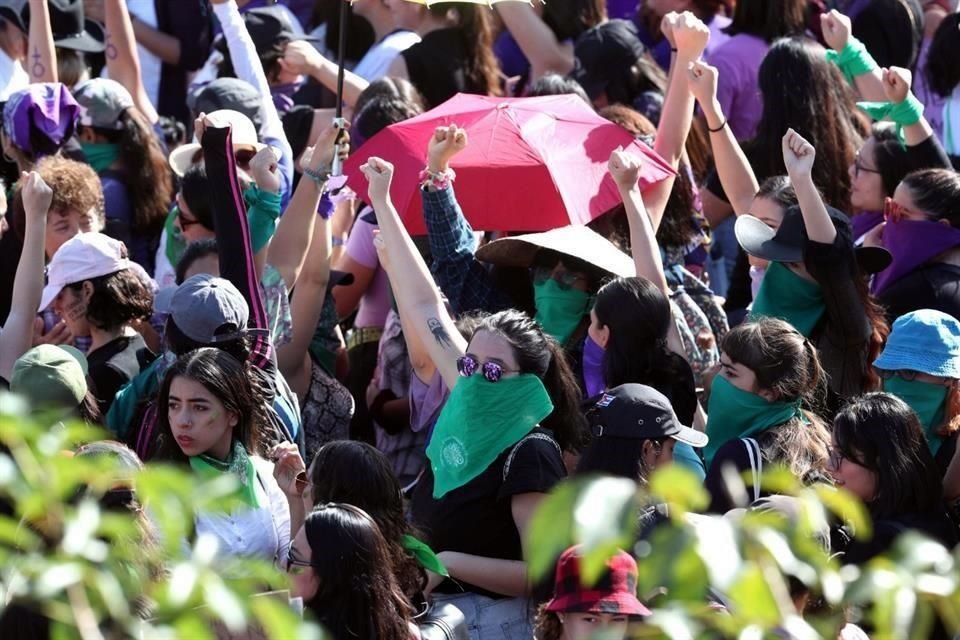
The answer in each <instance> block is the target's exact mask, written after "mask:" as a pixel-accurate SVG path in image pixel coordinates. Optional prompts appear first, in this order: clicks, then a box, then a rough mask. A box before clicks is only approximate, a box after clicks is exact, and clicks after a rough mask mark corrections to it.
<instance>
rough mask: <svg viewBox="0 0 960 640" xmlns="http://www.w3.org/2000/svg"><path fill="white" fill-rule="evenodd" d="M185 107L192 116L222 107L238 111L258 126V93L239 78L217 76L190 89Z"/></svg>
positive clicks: (219, 109)
mask: <svg viewBox="0 0 960 640" xmlns="http://www.w3.org/2000/svg"><path fill="white" fill-rule="evenodd" d="M187 107H188V108H189V109H190V113H191V114H193V117H196V116H198V115H200V114H201V113H213V112H215V111H221V110H223V109H230V110H232V111H239V112H240V113H242V114H243V115H245V116H247V117H248V118H250V121H251V122H253V125H254V127H256V128H257V129H259V128H260V126H259V125H260V94H259V93H257V90H256V89H254V87H253V85H252V84H250V83H249V82H247V81H246V80H241V79H239V78H217V79H216V80H213V81H211V82H208V83H207V84H205V85H203V86H201V87H199V88H197V89H196V90H194V91H192V92H191V93H190V95H188V96H187Z"/></svg>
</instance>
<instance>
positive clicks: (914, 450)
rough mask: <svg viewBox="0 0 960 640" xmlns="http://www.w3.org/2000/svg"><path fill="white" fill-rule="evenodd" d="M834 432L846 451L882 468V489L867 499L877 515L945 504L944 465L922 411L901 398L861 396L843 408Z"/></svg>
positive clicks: (869, 465) (926, 509) (879, 483)
mask: <svg viewBox="0 0 960 640" xmlns="http://www.w3.org/2000/svg"><path fill="white" fill-rule="evenodd" d="M833 437H834V440H835V441H836V446H837V448H839V449H840V452H841V453H842V454H843V455H844V457H846V458H848V459H849V460H852V461H853V462H856V463H857V464H859V465H861V466H863V467H866V468H867V469H870V470H872V471H873V472H874V473H875V474H876V477H877V495H876V498H875V499H874V500H872V501H871V502H869V503H868V505H867V507H868V508H869V509H870V512H871V514H872V515H873V516H874V517H875V518H891V517H896V516H898V515H902V514H904V513H929V512H932V511H936V510H938V509H940V508H941V499H942V492H943V489H942V484H941V482H942V478H941V477H940V471H939V470H938V468H937V465H936V464H935V462H934V460H933V455H932V454H931V453H930V448H929V447H928V446H927V441H926V438H925V437H924V435H923V429H922V428H921V427H920V421H919V419H918V418H917V415H916V414H915V413H914V412H913V410H912V409H911V408H910V406H909V405H908V404H907V403H906V402H904V401H903V400H901V399H900V398H897V397H896V396H893V395H890V394H889V393H868V394H867V395H865V396H861V397H860V398H857V399H856V400H854V401H852V402H851V403H849V404H848V405H847V406H845V407H844V408H843V409H841V410H840V412H839V413H837V416H836V417H835V418H834V420H833Z"/></svg>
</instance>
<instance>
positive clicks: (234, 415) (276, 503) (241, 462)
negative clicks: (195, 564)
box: [156, 347, 290, 567]
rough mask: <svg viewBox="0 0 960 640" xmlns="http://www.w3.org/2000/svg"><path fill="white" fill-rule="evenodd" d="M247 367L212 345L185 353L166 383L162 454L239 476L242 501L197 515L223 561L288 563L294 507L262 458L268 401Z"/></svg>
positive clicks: (207, 471) (202, 474) (211, 473)
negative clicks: (226, 507)
mask: <svg viewBox="0 0 960 640" xmlns="http://www.w3.org/2000/svg"><path fill="white" fill-rule="evenodd" d="M249 366H250V365H246V364H241V363H240V361H238V360H237V359H236V358H234V357H233V356H232V355H230V354H229V353H227V352H226V351H223V350H222V349H217V348H214V347H205V348H202V349H197V350H195V351H191V352H189V353H187V354H185V355H182V356H180V357H179V358H178V359H177V360H176V362H174V363H173V364H172V365H171V366H170V368H169V369H168V370H167V373H166V376H165V377H164V380H163V385H162V387H161V388H160V396H159V404H158V407H157V414H158V425H159V426H158V429H159V433H158V437H157V439H158V443H157V447H158V449H157V454H156V459H157V460H158V461H166V462H172V463H175V464H181V465H184V466H186V467H188V468H189V469H191V471H192V472H193V473H194V474H195V475H196V476H197V477H198V478H201V479H206V480H209V479H213V478H217V477H220V476H222V475H232V476H234V478H235V479H236V480H237V481H238V483H239V488H238V489H237V493H236V496H235V497H236V499H237V503H235V505H233V506H232V507H231V510H230V511H229V512H227V511H226V510H223V509H220V510H211V511H207V512H203V513H197V514H195V520H194V525H195V529H196V531H195V533H196V536H199V535H200V534H203V533H206V534H208V535H212V536H214V537H215V538H216V539H217V540H218V542H219V549H218V555H219V556H220V557H221V558H237V557H240V558H243V557H255V558H259V559H262V560H267V561H270V562H274V563H275V564H276V565H277V566H280V567H283V566H285V563H286V558H287V551H288V549H289V547H290V510H289V507H288V506H287V500H286V498H285V497H284V495H283V492H282V491H281V490H280V487H279V486H278V485H277V481H276V480H274V477H273V464H272V463H270V462H267V461H266V460H265V459H264V458H263V457H262V454H263V453H264V452H263V451H262V443H261V437H262V434H263V432H264V426H265V425H267V424H268V418H267V416H266V410H267V406H268V404H267V401H266V400H265V399H264V398H263V397H262V393H261V392H260V391H259V390H258V389H257V388H256V387H254V386H253V385H252V384H251V383H250V378H251V374H250V372H249V371H248V370H247V369H248V367H249ZM237 505H238V506H237Z"/></svg>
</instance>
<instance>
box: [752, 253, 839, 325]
mask: <svg viewBox="0 0 960 640" xmlns="http://www.w3.org/2000/svg"><path fill="white" fill-rule="evenodd" d="M826 311H827V305H826V304H825V303H824V301H823V289H821V288H820V285H819V284H817V283H816V282H810V281H809V280H807V279H805V278H801V277H800V276H798V275H797V274H795V273H794V272H793V270H791V269H790V268H789V267H787V266H786V265H784V264H781V263H779V262H771V263H770V266H769V267H767V272H766V273H765V274H764V276H763V282H762V283H761V284H760V291H758V292H757V297H756V298H754V300H753V306H752V307H751V308H750V318H751V319H752V320H755V319H757V318H761V317H768V318H780V319H782V320H786V321H787V322H789V323H790V324H791V325H793V328H794V329H796V330H797V331H799V332H800V333H801V334H803V335H804V336H805V337H807V338H809V337H810V334H811V333H813V330H814V328H816V326H817V323H818V322H820V318H822V317H823V314H824V313H826Z"/></svg>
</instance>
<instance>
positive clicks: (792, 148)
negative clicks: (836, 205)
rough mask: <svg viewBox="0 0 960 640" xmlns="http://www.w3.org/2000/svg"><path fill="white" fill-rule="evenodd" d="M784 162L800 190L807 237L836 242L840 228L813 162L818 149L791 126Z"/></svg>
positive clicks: (787, 135) (784, 144) (821, 241)
mask: <svg viewBox="0 0 960 640" xmlns="http://www.w3.org/2000/svg"><path fill="white" fill-rule="evenodd" d="M782 145H783V164H784V165H785V166H786V167H787V173H788V174H789V175H790V182H792V183H793V188H794V190H795V191H796V192H797V203H798V204H799V205H800V212H801V213H802V214H803V224H804V226H805V227H806V229H807V237H808V238H809V239H810V240H812V241H813V242H819V243H821V244H833V241H834V239H835V238H836V237H837V229H836V227H834V226H833V220H831V219H830V215H829V214H828V213H827V208H826V206H824V204H823V199H822V198H821V197H820V192H819V191H817V187H816V185H814V184H813V177H812V174H811V172H812V170H813V162H814V159H815V158H816V155H817V152H816V149H814V148H813V145H812V144H810V143H809V142H807V141H806V140H804V139H803V137H802V136H801V135H800V134H799V133H797V132H796V131H794V130H793V129H787V133H786V134H785V135H784V136H783V141H782Z"/></svg>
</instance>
